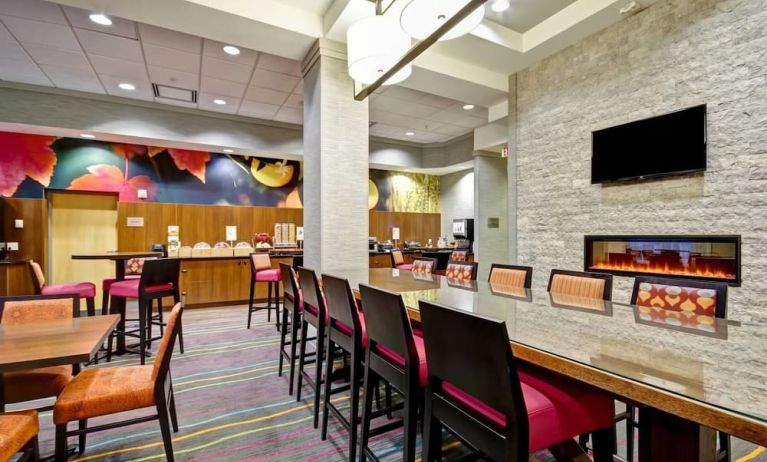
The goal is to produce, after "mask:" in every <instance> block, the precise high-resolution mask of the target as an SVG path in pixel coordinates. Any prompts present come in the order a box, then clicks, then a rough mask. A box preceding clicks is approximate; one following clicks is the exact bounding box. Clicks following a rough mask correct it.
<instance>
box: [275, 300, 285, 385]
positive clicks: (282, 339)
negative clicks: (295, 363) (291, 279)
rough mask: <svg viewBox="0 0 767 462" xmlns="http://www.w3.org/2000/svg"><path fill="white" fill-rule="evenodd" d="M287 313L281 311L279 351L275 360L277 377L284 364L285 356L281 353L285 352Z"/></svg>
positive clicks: (280, 375)
mask: <svg viewBox="0 0 767 462" xmlns="http://www.w3.org/2000/svg"><path fill="white" fill-rule="evenodd" d="M287 326H288V311H287V310H285V309H283V310H282V327H281V328H280V349H279V351H278V352H277V354H278V355H279V358H278V359H277V361H278V365H277V377H282V365H283V363H284V362H285V355H284V354H283V352H284V351H285V338H286V337H287V336H288V329H287Z"/></svg>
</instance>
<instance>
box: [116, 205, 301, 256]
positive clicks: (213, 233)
mask: <svg viewBox="0 0 767 462" xmlns="http://www.w3.org/2000/svg"><path fill="white" fill-rule="evenodd" d="M128 217H142V218H143V219H144V226H143V227H139V228H133V227H131V228H129V227H128V226H127V220H128ZM303 222H304V214H303V210H301V209H285V208H275V207H230V206H221V205H191V204H159V203H152V202H120V203H119V204H118V205H117V231H118V233H117V242H118V248H119V249H120V250H121V251H143V250H148V249H149V246H150V245H151V244H153V243H160V244H165V243H167V241H168V226H170V225H178V226H179V240H180V241H181V245H190V246H191V245H194V244H195V243H196V242H200V241H204V242H207V243H209V244H211V245H213V244H214V243H216V242H218V241H223V240H224V239H225V238H226V226H228V225H234V226H237V240H238V241H246V242H250V240H251V238H252V237H253V234H255V233H260V232H265V233H269V234H274V224H275V223H295V224H296V226H303Z"/></svg>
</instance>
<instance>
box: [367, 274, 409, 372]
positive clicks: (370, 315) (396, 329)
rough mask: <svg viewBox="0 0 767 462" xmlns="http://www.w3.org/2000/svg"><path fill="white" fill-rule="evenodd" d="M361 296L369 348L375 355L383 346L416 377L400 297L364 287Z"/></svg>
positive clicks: (374, 288) (385, 291)
mask: <svg viewBox="0 0 767 462" xmlns="http://www.w3.org/2000/svg"><path fill="white" fill-rule="evenodd" d="M360 295H361V296H362V312H363V313H365V328H366V329H367V335H368V348H371V349H373V351H375V347H376V345H378V344H380V345H383V346H384V347H386V348H388V349H389V350H392V351H393V352H394V353H396V354H398V355H399V356H401V357H402V358H404V359H405V367H407V368H415V369H414V370H415V373H416V374H417V373H418V370H417V367H418V352H417V351H416V349H415V341H414V340H413V328H412V326H411V325H410V319H409V318H408V315H407V309H406V308H405V303H404V302H403V301H402V296H400V295H399V294H396V293H394V292H389V291H387V290H383V289H379V288H376V287H372V286H369V285H367V284H360Z"/></svg>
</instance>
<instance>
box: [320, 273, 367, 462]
mask: <svg viewBox="0 0 767 462" xmlns="http://www.w3.org/2000/svg"><path fill="white" fill-rule="evenodd" d="M322 287H323V289H324V291H325V296H326V297H327V309H328V316H329V322H328V326H327V333H326V337H327V343H326V344H325V351H326V352H328V355H330V354H331V352H334V351H336V347H337V348H340V349H341V350H342V351H343V352H345V353H348V354H349V355H350V356H351V368H350V369H351V370H350V374H349V383H348V384H346V385H342V386H339V387H337V388H335V389H333V388H332V386H331V383H332V380H331V379H330V378H331V377H332V376H333V360H332V359H328V360H327V361H325V389H324V393H323V405H322V439H323V440H325V439H327V433H328V413H329V412H332V413H333V415H334V416H335V417H336V418H337V419H338V420H339V421H340V422H341V424H342V425H343V427H344V428H345V429H346V430H347V431H349V462H353V461H354V460H355V459H356V454H357V427H358V426H359V397H360V387H361V382H362V358H363V355H364V345H365V343H366V341H367V332H366V331H365V321H364V318H363V317H362V313H361V312H360V310H359V308H358V307H357V301H356V300H355V298H354V293H353V292H352V288H351V286H350V285H349V281H348V280H347V279H343V278H339V277H335V276H331V275H329V274H323V275H322ZM347 390H350V394H351V406H350V408H349V419H347V418H346V417H345V416H344V415H343V414H342V413H341V411H340V410H339V409H338V408H337V407H336V406H335V405H334V404H333V403H332V402H331V401H330V397H331V395H333V394H336V393H340V392H343V391H347Z"/></svg>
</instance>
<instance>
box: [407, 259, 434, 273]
mask: <svg viewBox="0 0 767 462" xmlns="http://www.w3.org/2000/svg"><path fill="white" fill-rule="evenodd" d="M436 269H437V259H436V258H428V257H416V258H414V259H413V267H412V269H411V270H410V271H412V272H414V273H418V274H432V273H434V270H436Z"/></svg>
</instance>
